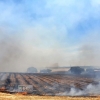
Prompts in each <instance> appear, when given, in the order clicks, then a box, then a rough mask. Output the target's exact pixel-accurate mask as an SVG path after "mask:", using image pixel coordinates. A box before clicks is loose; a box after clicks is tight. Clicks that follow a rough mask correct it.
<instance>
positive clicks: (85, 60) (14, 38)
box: [0, 27, 100, 72]
mask: <svg viewBox="0 0 100 100" xmlns="http://www.w3.org/2000/svg"><path fill="white" fill-rule="evenodd" d="M41 32H42V33H41ZM48 32H49V33H50V32H51V33H53V32H56V34H57V33H59V32H58V31H57V30H56V29H50V30H49V31H48V30H47V29H46V28H44V27H42V28H40V29H39V27H37V28H33V29H30V28H29V29H25V30H22V31H21V32H14V31H13V30H11V29H8V28H7V29H4V28H0V71H4V72H5V71H7V72H8V71H21V72H26V70H27V68H28V67H31V66H33V67H36V68H37V69H43V68H44V67H50V66H51V67H52V65H53V64H55V63H57V65H55V66H56V67H57V66H70V65H78V66H79V65H82V66H84V65H85V66H87V65H88V66H91V65H92V66H99V65H100V62H99V58H100V53H99V51H100V45H99V43H97V42H96V41H97V40H99V39H98V38H97V37H99V35H98V34H96V36H95V39H94V38H93V37H94V36H92V35H90V36H88V37H89V38H87V39H86V38H85V40H84V39H83V41H82V42H81V43H80V45H79V46H76V47H69V46H67V45H66V46H65V45H63V44H62V43H61V41H58V39H56V38H54V37H56V36H51V35H50V36H48V35H46V33H47V34H48ZM44 33H45V34H44ZM52 35H53V34H52ZM63 36H64V35H63ZM91 38H93V39H91ZM62 39H63V37H61V40H62ZM85 41H86V42H85Z"/></svg>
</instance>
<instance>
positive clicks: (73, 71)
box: [70, 66, 84, 74]
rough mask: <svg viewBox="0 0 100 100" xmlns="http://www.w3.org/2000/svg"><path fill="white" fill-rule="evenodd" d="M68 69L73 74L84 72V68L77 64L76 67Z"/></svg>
mask: <svg viewBox="0 0 100 100" xmlns="http://www.w3.org/2000/svg"><path fill="white" fill-rule="evenodd" d="M70 71H71V73H73V74H81V73H82V72H84V69H83V68H80V67H78V66H77V67H71V68H70Z"/></svg>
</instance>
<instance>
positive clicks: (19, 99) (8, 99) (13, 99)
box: [0, 93, 100, 100]
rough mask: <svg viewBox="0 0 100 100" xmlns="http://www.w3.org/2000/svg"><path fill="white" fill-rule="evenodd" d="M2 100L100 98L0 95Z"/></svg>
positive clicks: (83, 99)
mask: <svg viewBox="0 0 100 100" xmlns="http://www.w3.org/2000/svg"><path fill="white" fill-rule="evenodd" d="M0 100H100V96H98V97H64V96H62V97H60V96H24V95H19V94H13V95H12V94H6V93H0Z"/></svg>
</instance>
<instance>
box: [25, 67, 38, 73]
mask: <svg viewBox="0 0 100 100" xmlns="http://www.w3.org/2000/svg"><path fill="white" fill-rule="evenodd" d="M27 73H37V69H36V68H34V67H29V68H28V69H27Z"/></svg>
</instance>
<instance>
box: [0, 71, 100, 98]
mask: <svg viewBox="0 0 100 100" xmlns="http://www.w3.org/2000/svg"><path fill="white" fill-rule="evenodd" d="M98 84H99V81H97V80H96V81H95V79H94V78H93V77H88V76H82V75H69V74H50V73H49V74H43V73H36V74H31V73H7V72H1V73H0V92H3V93H10V94H16V93H18V94H23V95H39V96H84V97H87V96H95V95H96V96H98V95H99V94H96V93H95V92H93V93H90V91H91V89H92V88H90V87H91V86H92V87H93V86H95V87H97V86H98ZM28 86H31V87H32V88H27V87H28ZM87 87H89V88H87ZM95 87H93V88H95ZM30 89H31V90H30Z"/></svg>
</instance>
